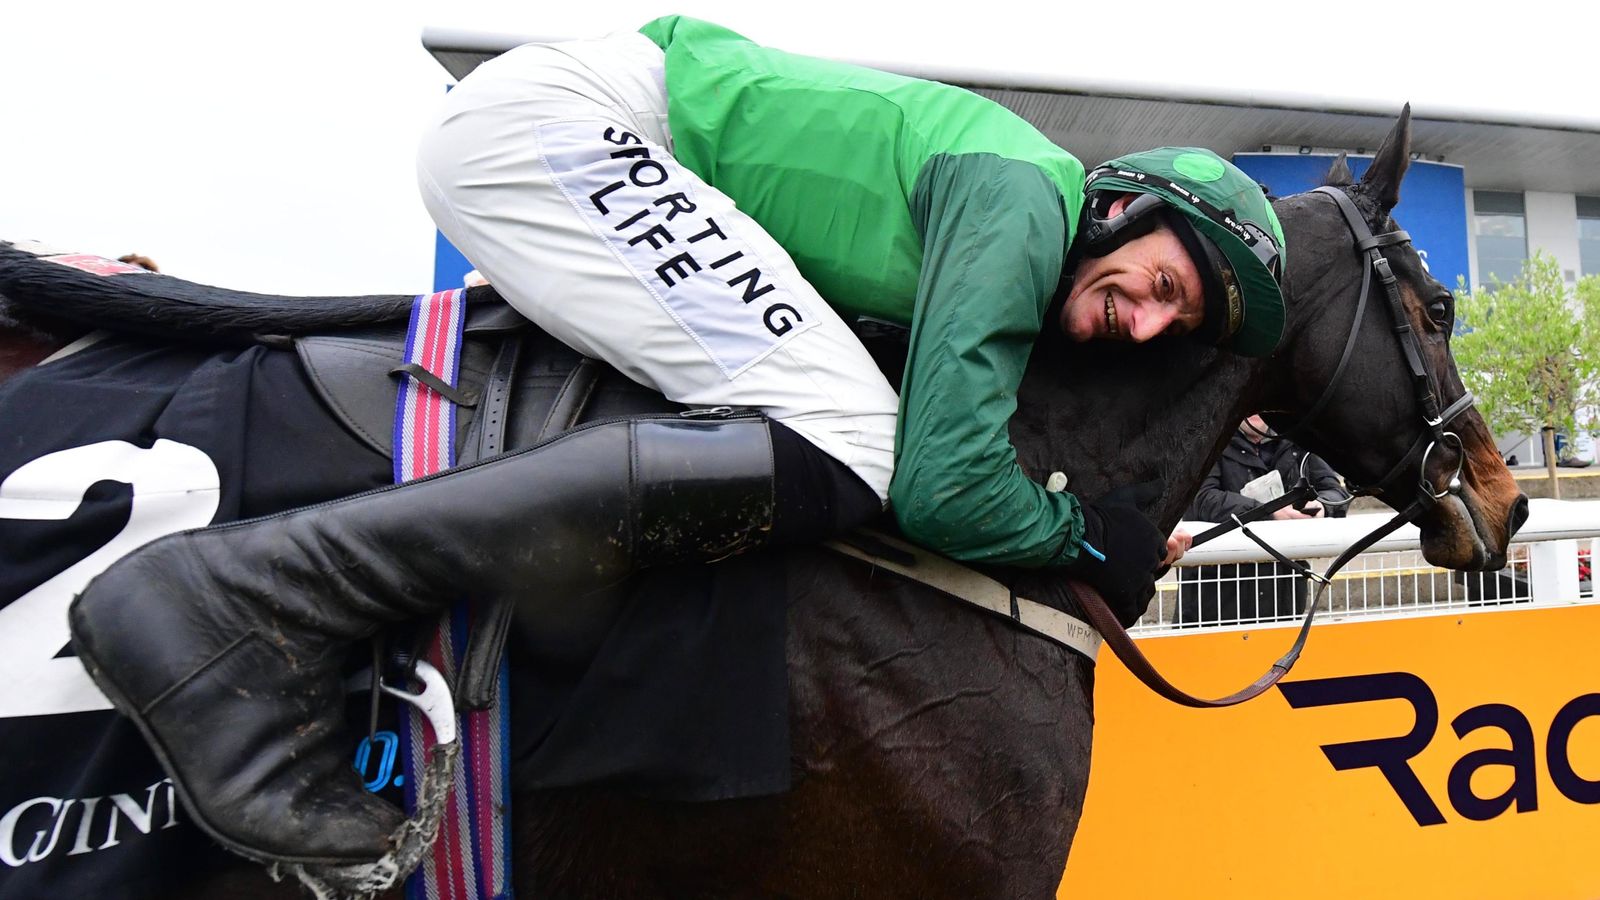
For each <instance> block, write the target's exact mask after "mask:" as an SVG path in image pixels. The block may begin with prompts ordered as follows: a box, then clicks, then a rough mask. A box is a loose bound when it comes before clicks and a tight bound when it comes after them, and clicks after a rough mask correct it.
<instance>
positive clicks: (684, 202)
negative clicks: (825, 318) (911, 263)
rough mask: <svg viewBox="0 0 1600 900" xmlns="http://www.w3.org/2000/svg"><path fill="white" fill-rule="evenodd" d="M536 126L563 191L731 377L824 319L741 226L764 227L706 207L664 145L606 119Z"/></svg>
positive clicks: (691, 178)
mask: <svg viewBox="0 0 1600 900" xmlns="http://www.w3.org/2000/svg"><path fill="white" fill-rule="evenodd" d="M536 130H537V132H538V137H539V143H540V152H541V155H542V156H543V157H544V161H545V165H546V166H547V167H548V169H549V172H550V175H551V177H552V178H553V179H554V180H555V183H556V185H557V187H559V188H560V189H561V191H562V192H563V193H564V194H565V195H566V197H567V200H568V201H570V202H571V203H572V205H573V207H575V208H576V209H577V210H578V212H579V213H580V214H581V215H582V216H583V217H584V218H585V220H586V221H587V222H588V223H589V226H590V228H592V229H593V230H594V233H595V234H596V235H597V236H599V237H600V239H601V240H603V241H605V242H606V244H607V245H608V246H609V247H610V248H611V251H612V252H613V253H614V254H615V255H616V256H617V258H618V259H619V260H621V261H622V263H623V264H624V265H625V266H627V267H628V269H629V271H631V272H632V273H633V276H634V278H636V279H638V281H639V283H640V284H642V285H644V287H645V289H646V290H648V291H649V292H650V294H651V295H652V296H654V297H655V298H656V300H657V302H659V303H660V304H661V306H662V307H663V308H664V309H665V310H666V311H667V313H668V314H669V315H671V316H672V318H673V319H674V320H676V321H677V323H678V324H679V326H681V327H682V328H683V330H684V331H685V332H687V333H688V334H689V336H690V337H692V338H693V339H694V340H695V342H696V343H698V344H699V345H700V346H701V347H703V348H704V349H705V351H706V352H707V353H708V354H709V355H710V356H711V358H712V360H713V361H714V362H715V363H716V364H717V367H718V368H720V369H721V370H722V372H723V374H724V375H726V376H727V377H729V378H732V377H734V376H735V375H738V374H739V373H740V372H741V371H743V370H744V369H745V368H747V367H748V366H750V365H751V364H753V363H755V362H757V361H759V360H760V359H762V358H763V357H765V356H766V355H767V354H769V353H771V352H772V351H773V350H774V349H776V348H777V347H779V346H780V345H782V344H784V343H785V342H787V341H789V340H791V339H793V338H794V337H795V336H796V335H798V334H800V333H802V332H804V331H806V330H807V329H809V328H811V326H812V325H814V324H815V323H816V317H815V316H813V315H811V314H810V312H809V311H808V309H807V305H806V303H805V302H804V301H802V300H801V299H800V298H798V297H796V296H795V295H794V293H793V292H792V291H791V290H790V289H789V286H788V285H787V284H785V283H784V280H783V279H782V278H781V277H780V276H779V274H778V273H777V271H776V270H775V267H773V266H771V265H769V264H767V263H765V262H764V261H763V259H762V258H761V256H760V254H758V253H757V252H756V250H755V248H753V247H752V246H751V245H750V244H749V243H748V242H747V241H745V240H744V239H743V238H742V237H740V235H739V234H738V232H737V229H738V228H740V227H743V228H756V227H759V226H758V225H756V224H755V223H754V222H753V221H752V220H750V219H749V218H748V217H744V216H740V217H739V218H738V219H737V220H734V219H731V218H730V217H729V215H728V212H731V210H727V211H724V208H723V207H722V204H720V203H719V204H717V207H718V208H717V209H705V208H702V207H701V204H700V203H699V202H697V200H696V197H697V195H699V194H703V191H702V192H697V190H696V189H697V188H700V187H701V186H702V182H700V180H699V179H698V178H697V177H696V176H694V175H693V174H692V173H690V172H689V170H687V169H685V168H683V167H682V166H681V165H679V164H678V163H677V161H675V160H674V159H672V157H671V156H670V155H668V153H667V151H666V150H665V149H663V148H662V147H660V146H658V145H656V144H652V143H648V142H645V141H643V140H642V139H641V138H639V137H638V136H637V135H635V134H633V133H631V132H629V131H627V130H625V129H624V128H623V127H621V126H619V125H611V124H607V123H605V122H601V121H597V120H583V121H564V122H547V123H544V124H542V125H539V126H538V127H537V129H536Z"/></svg>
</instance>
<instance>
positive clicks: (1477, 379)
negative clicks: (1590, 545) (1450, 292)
mask: <svg viewBox="0 0 1600 900" xmlns="http://www.w3.org/2000/svg"><path fill="white" fill-rule="evenodd" d="M1456 317H1457V318H1458V319H1459V320H1460V321H1461V323H1462V324H1463V325H1465V326H1466V327H1467V329H1468V330H1465V331H1464V333H1462V334H1460V335H1458V336H1457V337H1456V338H1455V340H1454V342H1453V344H1452V346H1453V349H1454V351H1455V358H1456V363H1457V365H1458V366H1459V367H1460V369H1461V377H1462V379H1463V380H1464V381H1465V382H1466V384H1467V387H1468V388H1469V389H1471V391H1472V392H1473V393H1474V394H1476V395H1477V397H1478V408H1479V409H1480V410H1482V412H1483V415H1484V418H1485V419H1486V420H1487V421H1488V423H1489V427H1490V429H1492V430H1493V431H1495V432H1496V433H1500V434H1504V433H1506V432H1516V431H1520V432H1524V433H1527V434H1542V435H1543V438H1544V450H1545V458H1546V462H1547V465H1548V466H1549V469H1550V485H1551V494H1552V496H1560V493H1559V488H1558V487H1557V485H1556V479H1555V462H1556V461H1555V433H1556V432H1557V431H1562V432H1564V433H1565V434H1568V435H1573V434H1576V432H1577V417H1578V410H1580V409H1582V408H1583V407H1586V406H1590V405H1592V404H1594V403H1595V401H1596V399H1597V398H1600V393H1597V390H1596V380H1597V376H1600V353H1597V352H1596V351H1597V350H1600V277H1597V276H1591V277H1588V278H1585V279H1583V280H1582V281H1580V282H1579V283H1578V285H1577V287H1576V289H1574V290H1572V291H1569V290H1567V287H1566V285H1565V284H1564V283H1563V282H1562V279H1561V268H1560V266H1559V265H1557V263H1556V261H1555V259H1554V258H1552V257H1550V256H1548V255H1546V254H1545V253H1543V252H1542V251H1541V252H1540V253H1538V254H1536V255H1535V256H1534V257H1533V258H1532V259H1530V260H1528V261H1527V263H1526V264H1525V265H1524V266H1523V267H1522V272H1521V273H1519V274H1518V275H1517V277H1516V278H1514V279H1512V280H1511V281H1510V282H1505V283H1502V282H1500V281H1499V280H1498V279H1495V283H1494V285H1493V287H1492V289H1481V288H1480V289H1479V290H1477V291H1470V292H1469V291H1467V290H1466V289H1465V286H1462V289H1461V290H1459V291H1458V295H1457V298H1456Z"/></svg>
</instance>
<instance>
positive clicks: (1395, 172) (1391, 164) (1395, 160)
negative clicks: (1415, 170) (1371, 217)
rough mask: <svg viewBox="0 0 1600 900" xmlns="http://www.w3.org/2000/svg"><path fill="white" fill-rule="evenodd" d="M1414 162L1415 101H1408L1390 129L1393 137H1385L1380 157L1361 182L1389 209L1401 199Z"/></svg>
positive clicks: (1375, 198)
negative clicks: (1398, 119)
mask: <svg viewBox="0 0 1600 900" xmlns="http://www.w3.org/2000/svg"><path fill="white" fill-rule="evenodd" d="M1409 165H1411V104H1409V103H1407V104H1406V105H1405V108H1403V109H1401V110H1400V121H1398V122H1395V123H1394V127H1393V128H1391V129H1389V136H1388V137H1386V138H1384V139H1383V145H1382V146H1380V147H1379V148H1378V154H1377V156H1374V157H1373V158H1372V165H1371V167H1369V168H1368V169H1367V174H1365V175H1363V176H1361V184H1362V186H1363V187H1365V188H1366V189H1367V192H1368V195H1369V196H1371V197H1372V199H1374V200H1376V201H1378V205H1379V206H1381V207H1383V211H1384V212H1389V211H1390V210H1392V209H1394V208H1395V205H1396V204H1398V203H1399V202H1400V179H1402V178H1404V177H1405V176H1406V167H1407V166H1409Z"/></svg>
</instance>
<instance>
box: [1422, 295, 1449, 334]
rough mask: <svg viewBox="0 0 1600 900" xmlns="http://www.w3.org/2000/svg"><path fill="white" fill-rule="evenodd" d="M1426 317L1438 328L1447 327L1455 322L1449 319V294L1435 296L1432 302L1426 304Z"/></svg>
mask: <svg viewBox="0 0 1600 900" xmlns="http://www.w3.org/2000/svg"><path fill="white" fill-rule="evenodd" d="M1428 318H1430V319H1432V320H1433V324H1435V325H1437V326H1439V327H1440V328H1449V327H1451V326H1452V325H1454V324H1455V323H1454V322H1452V321H1451V318H1452V317H1451V315H1450V297H1449V295H1445V296H1441V297H1435V298H1434V299H1433V302H1432V303H1429V304H1428Z"/></svg>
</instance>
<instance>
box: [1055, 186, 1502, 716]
mask: <svg viewBox="0 0 1600 900" xmlns="http://www.w3.org/2000/svg"><path fill="white" fill-rule="evenodd" d="M1315 193H1319V194H1324V195H1326V196H1328V197H1330V198H1332V200H1333V202H1334V203H1335V204H1337V206H1338V208H1339V212H1340V214H1342V215H1343V217H1344V220H1345V224H1346V225H1347V226H1348V227H1349V229H1350V232H1351V234H1352V235H1353V236H1354V237H1355V239H1356V243H1355V250H1356V252H1357V253H1358V254H1359V255H1361V256H1363V257H1365V262H1366V265H1365V267H1364V269H1363V271H1362V276H1361V294H1360V298H1359V299H1358V300H1357V302H1356V312H1355V317H1354V320H1353V321H1352V322H1351V325H1350V332H1349V337H1348V338H1346V340H1345V345H1344V352H1343V354H1341V356H1340V357H1339V364H1338V366H1337V367H1336V368H1335V369H1334V372H1333V377H1332V378H1331V379H1329V381H1328V384H1327V386H1326V387H1325V388H1323V391H1322V395H1321V396H1320V397H1318V398H1317V400H1316V402H1314V403H1312V404H1311V406H1310V408H1309V409H1308V410H1307V412H1306V414H1305V415H1304V416H1303V417H1302V418H1301V419H1300V420H1299V421H1298V422H1296V423H1295V424H1294V426H1293V427H1292V428H1291V429H1290V431H1291V432H1295V431H1303V430H1304V429H1305V428H1306V426H1307V423H1309V422H1311V421H1313V420H1314V419H1315V418H1316V417H1317V416H1318V415H1319V414H1320V413H1321V412H1322V410H1323V409H1324V408H1325V407H1326V406H1327V405H1328V403H1329V401H1330V400H1332V398H1333V394H1334V390H1335V388H1336V387H1337V386H1338V384H1339V380H1340V378H1341V377H1342V376H1343V375H1344V371H1345V367H1346V366H1347V365H1348V364H1349V362H1350V358H1351V356H1352V355H1353V354H1354V351H1355V346H1356V338H1357V336H1358V335H1359V334H1360V331H1361V323H1362V320H1363V319H1364V318H1365V315H1366V308H1367V298H1368V297H1369V296H1370V295H1371V293H1372V279H1373V275H1374V274H1376V275H1377V278H1378V283H1379V284H1380V285H1381V287H1382V292H1383V297H1384V299H1385V300H1386V301H1387V305H1388V310H1389V319H1390V323H1391V326H1392V330H1393V332H1394V335H1395V339H1396V340H1397V341H1399V343H1400V349H1401V352H1402V353H1403V355H1404V356H1405V360H1406V366H1407V368H1408V370H1409V372H1410V376H1411V382H1412V386H1413V389H1414V391H1415V396H1416V400H1417V406H1418V409H1420V410H1421V416H1422V423H1423V425H1424V426H1425V427H1424V429H1423V430H1422V432H1421V433H1420V434H1419V435H1418V437H1417V439H1416V441H1415V442H1413V443H1412V445H1411V448H1410V449H1409V450H1408V451H1407V452H1406V454H1405V456H1403V457H1401V459H1400V461H1399V462H1397V463H1395V465H1394V466H1393V467H1391V468H1390V470H1389V471H1388V473H1387V474H1385V475H1384V476H1383V477H1382V478H1380V479H1379V480H1378V481H1377V482H1376V483H1375V484H1374V485H1372V486H1371V487H1368V488H1359V489H1357V490H1356V491H1355V492H1354V495H1355V496H1362V495H1367V496H1372V495H1380V494H1383V493H1385V492H1386V491H1390V490H1392V489H1393V482H1395V481H1396V480H1397V479H1399V478H1401V477H1402V476H1403V475H1404V474H1405V473H1406V472H1407V471H1409V470H1410V467H1411V466H1412V464H1413V463H1414V462H1415V464H1416V466H1417V469H1416V477H1417V483H1416V490H1415V492H1414V499H1413V500H1412V502H1411V503H1410V505H1408V506H1407V507H1406V508H1405V509H1403V510H1401V511H1400V512H1399V513H1397V514H1396V515H1395V516H1394V517H1393V518H1391V519H1389V520H1388V521H1387V522H1385V523H1384V524H1382V525H1380V526H1378V527H1377V528H1376V529H1374V530H1373V531H1371V532H1369V533H1368V534H1367V535H1366V536H1365V537H1362V538H1361V539H1360V540H1358V541H1356V542H1355V543H1354V544H1351V545H1350V546H1349V547H1347V548H1346V549H1345V551H1344V552H1343V553H1341V554H1339V556H1338V558H1337V559H1335V560H1334V561H1333V563H1332V565H1330V566H1329V567H1328V569H1327V571H1325V572H1323V573H1321V574H1318V573H1317V572H1315V571H1313V570H1312V569H1311V568H1310V567H1309V566H1307V565H1306V564H1305V563H1303V562H1300V561H1298V560H1291V559H1289V558H1288V557H1286V556H1284V555H1283V554H1282V553H1280V552H1279V551H1278V550H1277V549H1276V548H1274V547H1272V546H1271V545H1270V544H1268V543H1267V542H1266V541H1264V540H1262V539H1261V537H1260V536H1258V535H1257V534H1256V533H1255V532H1253V531H1251V530H1250V527H1249V524H1248V523H1250V522H1254V521H1256V520H1259V519H1263V518H1266V517H1267V516H1270V515H1272V514H1273V513H1274V512H1277V511H1278V510H1280V509H1282V508H1284V507H1285V506H1288V505H1290V504H1294V503H1301V502H1304V501H1306V500H1310V499H1313V498H1315V497H1316V490H1315V489H1314V488H1313V487H1312V486H1311V483H1310V480H1309V479H1308V478H1307V477H1306V474H1305V467H1304V466H1303V465H1302V467H1301V473H1300V482H1299V484H1297V485H1296V486H1295V487H1294V489H1293V490H1291V491H1289V492H1288V493H1285V494H1284V495H1283V496H1282V497H1279V498H1277V499H1276V500H1274V501H1272V502H1271V503H1267V504H1265V505H1263V506H1260V507H1258V508H1256V509H1253V510H1251V511H1250V512H1249V513H1246V514H1244V515H1242V516H1241V515H1235V516H1233V519H1232V521H1231V522H1226V523H1223V524H1221V525H1218V526H1216V527H1214V528H1211V529H1208V530H1207V531H1204V532H1202V533H1201V534H1199V535H1198V536H1196V538H1195V540H1194V542H1193V546H1199V545H1200V544H1203V543H1205V542H1206V541H1209V540H1212V539H1214V538H1217V537H1220V536H1221V535H1223V534H1226V533H1227V532H1230V531H1233V530H1235V529H1238V530H1239V531H1241V532H1242V533H1243V534H1244V535H1245V536H1246V537H1248V538H1249V539H1250V540H1252V541H1254V542H1255V543H1257V544H1259V545H1260V546H1261V547H1262V548H1263V549H1265V550H1266V551H1267V552H1268V553H1269V554H1271V555H1272V556H1273V557H1274V558H1276V559H1277V560H1278V561H1279V562H1282V563H1284V564H1286V565H1288V566H1290V567H1291V568H1293V569H1295V570H1296V571H1298V572H1299V573H1300V574H1302V575H1304V576H1306V577H1308V578H1310V579H1312V580H1313V581H1315V582H1317V585H1318V587H1317V593H1316V595H1315V596H1314V597H1312V598H1311V602H1310V603H1308V604H1307V605H1306V612H1305V616H1304V618H1303V619H1302V620H1301V623H1300V631H1299V633H1298V634H1297V635H1296V636H1295V640H1294V643H1293V645H1292V646H1290V648H1289V651H1288V652H1287V653H1285V654H1284V655H1283V656H1282V657H1280V658H1279V659H1278V661H1277V662H1275V663H1273V664H1272V666H1271V667H1270V668H1269V669H1268V670H1267V671H1266V672H1264V673H1263V674H1262V675H1261V676H1260V677H1259V678H1257V679H1256V680H1255V681H1253V682H1251V683H1250V684H1249V685H1247V686H1246V687H1244V688H1242V689H1240V690H1238V691H1235V692H1233V693H1231V694H1228V695H1227V696H1224V697H1219V698H1216V699H1204V698H1200V697H1195V696H1193V695H1191V694H1188V693H1186V692H1184V691H1183V690H1180V689H1179V688H1177V687H1174V686H1173V685H1172V683H1171V682H1169V681H1167V680H1166V679H1165V678H1164V677H1162V676H1161V674H1160V673H1159V672H1157V671H1156V670H1155V667H1154V666H1152V665H1151V664H1150V661H1149V660H1148V659H1147V658H1146V657H1145V655H1144V653H1143V652H1141V651H1140V650H1139V648H1138V646H1137V645H1136V644H1135V643H1134V641H1133V639H1132V638H1131V637H1130V636H1129V635H1128V631H1127V629H1125V628H1123V627H1122V624H1121V623H1120V622H1118V621H1117V618H1116V616H1115V615H1113V614H1112V612H1111V609H1110V607H1109V606H1107V605H1106V601H1105V598H1103V597H1101V596H1100V594H1099V592H1098V591H1096V590H1095V589H1094V588H1093V587H1091V586H1089V585H1087V584H1083V583H1080V582H1072V583H1071V589H1072V591H1073V592H1074V593H1075V594H1076V595H1077V599H1078V605H1079V606H1080V607H1081V608H1082V609H1083V612H1084V615H1085V617H1086V618H1087V619H1088V620H1089V622H1090V623H1091V624H1093V625H1094V627H1095V628H1096V629H1098V630H1099V632H1100V634H1101V636H1102V637H1103V638H1104V640H1105V643H1106V644H1107V645H1108V646H1110V647H1111V649H1112V651H1113V652H1114V653H1116V654H1117V658H1118V659H1120V660H1122V663H1123V665H1125V666H1127V667H1128V670H1129V671H1130V672H1132V673H1133V674H1134V676H1136V677H1137V678H1138V679H1139V680H1140V681H1142V682H1144V684H1145V685H1146V686H1147V687H1149V688H1150V689H1151V690H1153V691H1155V692H1156V693H1157V694H1160V695H1161V696H1163V697H1165V698H1167V699H1168V700H1171V701H1172V702H1174V703H1178V704H1180V705H1182V706H1189V707H1196V708H1214V707H1224V706H1233V705H1236V704H1239V703H1243V702H1244V701H1246V700H1249V699H1251V698H1253V697H1256V696H1259V695H1260V694H1262V693H1263V692H1264V691H1266V690H1267V689H1268V688H1271V687H1272V686H1273V685H1274V684H1277V683H1278V680H1279V679H1281V678H1282V677H1283V676H1284V675H1286V674H1288V672H1289V670H1290V669H1291V668H1293V667H1294V664H1295V662H1296V661H1297V660H1298V659H1299V658H1300V652H1301V651H1302V650H1303V649H1304V648H1305V644H1306V639H1307V637H1309V636H1310V634H1311V622H1312V620H1313V619H1314V618H1315V617H1316V612H1317V605H1318V604H1319V603H1320V602H1321V600H1322V597H1323V595H1324V594H1325V593H1326V592H1327V590H1328V587H1329V586H1330V585H1332V583H1333V576H1334V574H1335V573H1336V572H1338V571H1339V570H1340V569H1342V568H1344V566H1345V565H1346V564H1347V563H1349V562H1350V560H1352V559H1354V558H1355V557H1356V556H1357V555H1359V554H1360V553H1361V552H1362V551H1364V550H1366V549H1367V548H1368V547H1371V546H1372V545H1373V544H1375V543H1377V542H1378V541H1380V540H1382V539H1383V538H1385V537H1387V536H1389V535H1390V534H1391V533H1393V532H1394V531H1395V530H1396V529H1398V528H1399V527H1400V526H1402V525H1404V524H1406V523H1408V522H1413V521H1415V520H1416V519H1418V518H1420V517H1421V516H1422V515H1423V514H1424V513H1426V512H1427V511H1428V510H1429V509H1431V508H1432V507H1433V506H1434V504H1435V503H1437V502H1438V501H1439V500H1441V499H1443V498H1444V497H1446V496H1448V495H1450V494H1455V495H1458V496H1459V495H1460V493H1461V469H1462V467H1463V466H1464V465H1465V463H1466V451H1465V448H1464V447H1463V446H1462V443H1461V437H1460V436H1459V435H1457V434H1456V433H1455V432H1453V431H1448V430H1446V429H1447V426H1448V425H1449V424H1450V423H1451V422H1452V421H1454V420H1455V419H1456V417H1457V416H1459V415H1461V413H1463V412H1465V411H1466V410H1468V409H1470V408H1471V407H1472V405H1473V397H1472V393H1471V392H1470V391H1467V392H1463V393H1462V395H1461V396H1460V397H1458V398H1456V400H1455V401H1454V402H1452V403H1450V405H1449V406H1446V407H1444V408H1443V409H1442V410H1441V409H1440V401H1439V395H1438V392H1437V390H1436V389H1435V387H1434V385H1435V384H1436V381H1435V379H1434V377H1433V372H1432V370H1431V369H1430V368H1429V366H1428V362H1427V357H1426V356H1425V355H1424V354H1423V352H1422V343H1421V340H1420V339H1419V338H1418V337H1417V334H1416V332H1415V330H1414V329H1413V328H1412V327H1411V322H1410V319H1409V318H1408V317H1407V316H1406V311H1405V305H1404V303H1403V302H1402V300H1401V298H1400V287H1399V282H1398V281H1397V280H1396V278H1395V276H1394V272H1393V270H1392V268H1391V266H1390V264H1389V260H1388V259H1387V258H1385V257H1384V255H1383V248H1384V247H1388V246H1397V245H1403V244H1408V243H1410V242H1411V235H1409V234H1407V233H1406V232H1405V231H1401V230H1399V229H1396V230H1394V231H1389V232H1385V233H1383V234H1380V235H1374V234H1373V233H1372V229H1371V228H1370V227H1369V226H1368V225H1367V222H1366V219H1365V218H1363V217H1362V215H1361V213H1360V211H1359V210H1358V209H1356V205H1355V203H1354V202H1353V201H1351V199H1350V197H1349V196H1348V195H1347V194H1346V193H1345V192H1344V191H1342V190H1340V189H1339V188H1336V187H1319V188H1317V189H1316V191H1315ZM1441 448H1451V449H1453V450H1454V451H1455V454H1456V467H1455V471H1454V472H1453V473H1452V474H1451V476H1450V480H1449V481H1448V482H1447V483H1446V486H1445V488H1444V489H1443V490H1437V489H1436V488H1435V487H1434V484H1433V482H1432V481H1430V480H1429V478H1428V459H1429V457H1430V456H1431V455H1432V454H1433V452H1434V451H1435V450H1436V449H1441ZM1419 454H1420V456H1421V460H1420V461H1417V458H1418V455H1419ZM1352 499H1353V497H1352Z"/></svg>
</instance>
